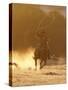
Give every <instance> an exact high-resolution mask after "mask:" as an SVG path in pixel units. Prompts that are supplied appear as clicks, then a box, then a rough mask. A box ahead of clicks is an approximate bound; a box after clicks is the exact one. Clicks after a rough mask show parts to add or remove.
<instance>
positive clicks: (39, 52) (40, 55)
mask: <svg viewBox="0 0 68 90" xmlns="http://www.w3.org/2000/svg"><path fill="white" fill-rule="evenodd" d="M33 59H34V60H35V70H37V60H38V59H39V60H40V69H42V68H43V67H44V66H45V65H46V60H47V59H50V52H49V48H48V45H47V44H46V45H44V46H43V45H41V47H40V46H39V47H36V48H35V51H34V57H33Z"/></svg>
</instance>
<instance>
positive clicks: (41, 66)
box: [40, 60, 43, 69]
mask: <svg viewBox="0 0 68 90" xmlns="http://www.w3.org/2000/svg"><path fill="white" fill-rule="evenodd" d="M42 68H43V61H42V60H41V61H40V69H42Z"/></svg>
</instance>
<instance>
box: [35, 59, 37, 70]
mask: <svg viewBox="0 0 68 90" xmlns="http://www.w3.org/2000/svg"><path fill="white" fill-rule="evenodd" d="M35 70H37V59H35Z"/></svg>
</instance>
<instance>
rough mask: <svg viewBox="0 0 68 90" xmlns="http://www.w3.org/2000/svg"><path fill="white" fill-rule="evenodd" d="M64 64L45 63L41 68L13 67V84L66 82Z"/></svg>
mask: <svg viewBox="0 0 68 90" xmlns="http://www.w3.org/2000/svg"><path fill="white" fill-rule="evenodd" d="M65 72H66V66H65V65H46V66H45V67H44V68H43V69H41V70H37V71H35V70H31V69H29V70H27V69H24V70H23V69H21V68H13V74H12V76H13V78H12V82H13V86H23V85H42V84H43V85H46V84H62V83H65V82H66V73H65Z"/></svg>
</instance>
